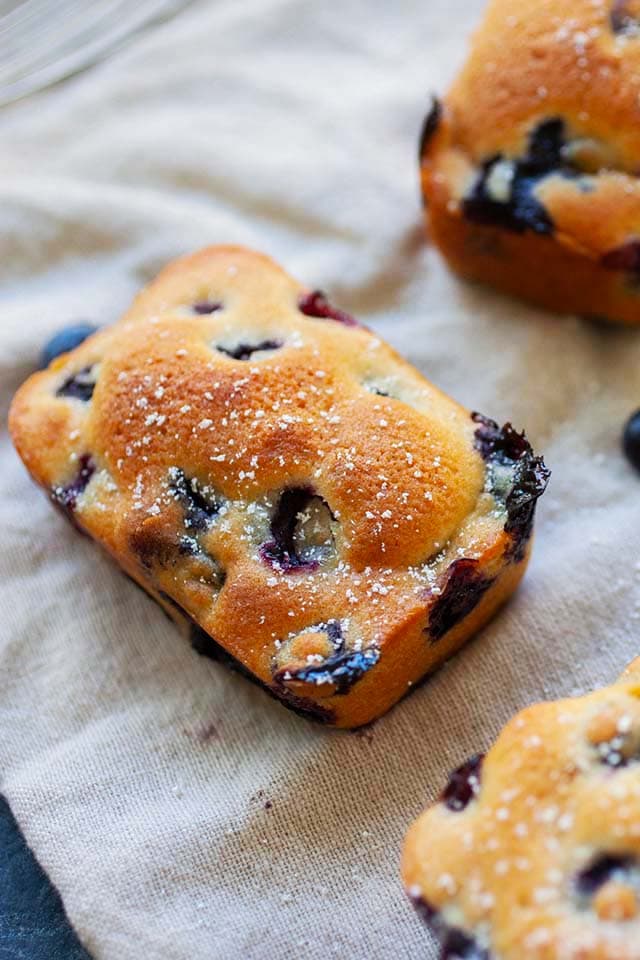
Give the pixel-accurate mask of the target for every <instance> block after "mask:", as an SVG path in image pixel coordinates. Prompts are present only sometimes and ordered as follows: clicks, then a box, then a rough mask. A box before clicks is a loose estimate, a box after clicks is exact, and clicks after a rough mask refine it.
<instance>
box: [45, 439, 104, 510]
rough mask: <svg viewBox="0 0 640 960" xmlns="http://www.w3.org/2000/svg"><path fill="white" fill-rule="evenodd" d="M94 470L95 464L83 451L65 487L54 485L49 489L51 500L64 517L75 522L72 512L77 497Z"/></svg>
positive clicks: (86, 485) (86, 484)
mask: <svg viewBox="0 0 640 960" xmlns="http://www.w3.org/2000/svg"><path fill="white" fill-rule="evenodd" d="M95 472H96V465H95V463H94V461H93V458H92V457H91V455H90V454H88V453H85V454H83V456H81V457H80V460H79V461H78V470H77V473H76V475H75V477H74V478H73V480H72V481H71V483H68V484H67V486H66V487H55V488H54V489H53V490H52V491H51V500H52V501H53V503H54V504H55V506H56V507H59V508H60V510H62V512H63V513H64V514H65V515H66V517H67V518H68V519H69V520H71V521H72V522H74V523H75V521H74V518H73V514H74V512H75V509H76V505H77V502H78V497H79V496H80V494H82V493H84V491H85V490H86V489H87V487H88V486H89V482H90V480H91V478H92V477H93V475H94V473H95Z"/></svg>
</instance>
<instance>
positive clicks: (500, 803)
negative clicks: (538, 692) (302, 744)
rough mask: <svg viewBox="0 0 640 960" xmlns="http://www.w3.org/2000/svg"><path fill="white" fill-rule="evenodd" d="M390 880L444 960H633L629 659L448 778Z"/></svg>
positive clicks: (532, 714) (636, 666)
mask: <svg viewBox="0 0 640 960" xmlns="http://www.w3.org/2000/svg"><path fill="white" fill-rule="evenodd" d="M402 874H403V878H404V882H405V885H406V888H407V891H408V892H409V894H410V896H411V897H412V899H413V900H414V902H415V904H416V906H417V907H418V909H419V910H420V912H421V914H422V916H423V917H424V919H425V920H426V921H427V923H428V924H429V925H430V927H431V928H432V929H433V931H434V932H435V933H436V934H437V936H438V937H439V939H440V941H441V944H442V957H443V958H444V960H454V958H455V960H458V958H465V960H466V958H468V960H640V659H638V660H635V661H634V663H632V664H631V666H630V667H629V668H628V670H627V671H626V673H624V674H623V676H622V677H621V678H620V679H619V680H618V681H617V683H614V684H613V685H612V686H610V687H605V688H604V689H603V690H598V691H597V692H595V693H590V694H588V695H587V696H583V697H579V698H575V699H572V700H561V701H559V702H557V703H542V704H538V705H537V706H533V707H530V708H529V709H527V710H524V711H523V712H522V713H520V714H518V716H516V717H515V718H514V719H513V720H512V721H511V722H510V723H509V724H508V725H507V726H506V727H505V729H504V730H503V732H502V733H501V734H500V737H499V738H498V740H497V742H496V744H495V745H494V746H493V747H492V748H491V750H489V752H488V754H487V755H486V757H485V758H484V759H483V757H482V756H481V755H477V756H475V757H472V758H471V759H470V760H469V761H468V762H467V763H465V764H464V765H463V766H461V767H459V768H458V769H457V770H455V771H454V772H453V773H452V775H451V777H450V779H449V783H448V784H447V786H446V788H445V790H444V793H443V794H442V796H441V798H440V802H439V803H437V804H436V805H435V806H433V807H432V808H431V809H430V810H428V811H427V812H426V813H424V814H423V815H422V816H421V817H420V818H419V819H418V820H417V821H416V822H415V823H414V824H413V826H412V827H411V830H410V831H409V834H408V836H407V839H406V843H405V848H404V855H403V863H402Z"/></svg>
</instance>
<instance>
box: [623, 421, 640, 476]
mask: <svg viewBox="0 0 640 960" xmlns="http://www.w3.org/2000/svg"><path fill="white" fill-rule="evenodd" d="M622 446H623V449H624V453H625V456H626V458H627V460H628V461H629V463H630V464H631V466H632V467H635V468H636V470H638V471H640V410H636V412H635V413H632V414H631V416H630V417H629V419H628V420H627V422H626V424H625V428H624V434H623V437H622Z"/></svg>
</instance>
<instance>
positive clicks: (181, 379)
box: [10, 247, 547, 727]
mask: <svg viewBox="0 0 640 960" xmlns="http://www.w3.org/2000/svg"><path fill="white" fill-rule="evenodd" d="M10 420H11V431H12V434H13V439H14V441H15V444H16V447H17V449H18V451H19V453H20V455H21V457H22V459H23V460H24V462H25V464H26V466H27V467H28V469H29V471H30V472H31V474H32V475H33V477H34V478H35V479H36V480H37V482H38V483H40V484H41V485H42V486H43V487H44V488H45V489H46V490H47V491H48V492H49V494H50V496H51V498H52V500H53V502H54V503H55V504H56V505H57V506H58V507H60V508H61V509H62V510H63V511H64V512H65V514H66V515H67V516H68V517H69V518H70V519H72V520H73V522H74V523H75V524H76V525H77V526H78V527H79V528H80V529H82V530H83V531H85V532H86V533H88V534H89V535H90V536H92V537H94V538H95V539H96V540H97V541H98V542H99V543H101V544H102V545H103V546H104V547H106V549H107V550H108V551H109V552H110V553H111V554H112V555H113V556H114V557H115V559H116V560H117V561H118V563H119V564H120V565H121V567H122V568H123V569H124V570H125V571H126V573H127V574H129V576H131V577H133V578H134V579H135V580H136V581H137V582H138V583H139V584H140V585H141V586H142V587H144V589H145V590H147V591H148V592H149V593H150V594H151V595H152V596H153V597H154V598H155V599H156V600H158V601H159V602H160V603H161V604H162V605H163V607H164V608H165V610H166V611H167V612H168V613H169V614H170V615H171V616H172V617H174V618H175V619H176V620H177V621H178V622H179V623H181V624H183V625H184V626H185V627H188V628H189V629H190V630H191V635H192V640H193V643H194V645H195V646H196V649H197V650H198V651H199V652H200V653H203V654H206V655H210V656H212V657H215V658H219V659H223V660H225V661H228V662H229V663H230V664H232V665H234V666H235V667H236V668H237V669H240V670H241V671H242V672H244V673H246V674H248V675H249V676H250V677H251V678H252V679H254V680H256V681H258V682H259V683H260V684H262V685H264V687H266V688H267V689H268V691H270V692H271V693H272V694H274V695H275V696H277V697H279V698H281V699H282V700H283V701H284V702H285V704H287V705H288V706H290V707H292V708H294V709H297V710H298V711H300V712H302V713H304V714H306V715H308V716H311V717H314V718H316V719H318V720H322V721H325V722H327V723H330V724H334V725H336V726H342V727H353V726H358V725H360V724H364V723H366V722H368V721H370V720H373V719H374V718H376V717H378V716H380V714H382V713H384V711H385V710H387V709H388V708H389V707H390V706H391V705H392V704H393V703H395V701H397V700H398V699H399V698H400V697H402V696H403V694H405V693H406V692H407V690H408V688H410V687H411V686H412V684H414V683H415V682H416V681H417V680H418V679H419V678H420V677H422V676H423V675H424V674H426V673H427V672H428V671H431V670H433V669H434V668H435V667H436V666H437V665H438V664H439V663H441V662H442V661H443V660H444V659H445V658H446V657H448V656H449V655H450V654H451V653H452V652H453V651H454V650H456V649H457V648H458V647H459V646H460V645H461V644H462V643H463V642H464V641H465V640H466V639H467V638H468V637H469V636H470V635H471V634H472V633H473V632H474V631H475V630H477V629H478V628H479V627H480V626H481V624H483V623H484V622H485V621H486V620H487V619H488V618H489V617H490V616H491V615H492V614H493V612H494V611H495V610H496V608H497V607H498V606H499V605H500V604H501V603H502V602H503V601H504V600H505V599H506V598H507V597H508V595H509V594H510V593H511V592H512V590H513V589H514V588H515V586H516V584H517V583H518V580H519V579H520V577H521V576H522V573H523V571H524V567H525V564H526V560H527V555H528V549H529V538H530V534H531V528H532V523H533V516H534V509H535V504H536V499H537V498H538V497H539V496H540V494H541V493H542V491H543V490H544V487H545V484H546V480H547V471H546V469H545V467H544V464H543V463H542V461H541V460H540V459H538V458H536V457H534V456H533V454H532V452H531V448H530V446H529V444H528V442H527V440H526V439H525V438H524V435H520V434H518V433H516V432H515V431H514V430H513V429H512V428H511V427H510V426H508V425H507V426H506V427H504V428H502V429H500V428H498V426H497V425H496V424H495V423H493V422H492V421H490V420H487V419H485V418H482V417H480V416H478V415H473V416H472V415H470V414H469V413H468V411H466V410H464V409H463V408H462V407H460V406H458V405H457V404H456V403H454V402H453V401H452V400H450V399H448V398H447V397H446V396H444V395H443V394H442V393H440V392H439V391H438V390H436V389H435V388H434V387H432V386H431V384H429V383H428V382H426V381H425V380H424V379H423V378H422V377H421V376H420V375H419V374H418V373H417V372H416V371H415V370H414V369H413V368H412V367H411V366H410V365H409V364H408V363H405V362H404V361H403V360H402V359H401V358H400V357H399V356H398V355H397V354H396V353H394V352H393V350H391V349H390V348H389V347H388V346H387V345H386V344H384V343H383V342H382V341H380V340H379V339H378V338H377V337H376V336H374V335H373V334H372V333H371V332H369V331H368V330H366V329H365V328H364V327H362V326H360V325H359V324H358V323H356V321H355V320H354V319H353V318H352V317H350V316H349V315H347V314H345V313H343V312H342V311H340V310H337V309H335V308H333V307H332V306H331V305H330V304H329V302H328V301H327V300H326V298H325V297H324V296H323V295H322V294H321V293H319V292H310V291H308V290H305V289H304V288H302V287H301V286H300V285H299V284H297V283H296V282H295V281H294V280H292V279H291V278H290V277H288V276H287V275H286V274H285V273H284V272H283V271H282V270H281V269H280V268H279V267H277V266H276V265H275V264H274V263H273V262H272V261H270V260H269V259H267V258H266V257H264V256H261V255H259V254H256V253H252V252H250V251H247V250H243V249H241V248H236V247H213V248H211V249H207V250H203V251H202V252H200V253H197V254H195V255H193V256H190V257H186V258H184V259H182V260H178V261H177V262H175V263H174V264H172V265H170V266H169V267H167V268H166V269H165V270H164V271H163V272H162V273H161V275H160V276H159V277H158V279H157V280H156V281H155V282H154V283H152V284H151V286H149V287H148V288H147V289H146V290H144V291H143V292H142V293H141V294H140V295H139V296H138V298H137V299H136V300H135V301H134V304H133V306H132V308H131V310H130V311H129V312H128V313H127V314H126V315H125V316H124V317H123V319H122V320H120V321H119V323H117V324H115V325H114V326H113V327H111V328H109V329H106V330H104V331H103V332H100V333H97V334H96V335H94V336H92V337H90V338H89V339H88V340H86V341H85V342H84V343H82V344H81V345H80V346H79V347H78V348H77V349H75V350H73V351H72V352H70V353H67V354H65V355H63V356H62V357H60V358H59V359H57V360H56V361H54V362H53V363H52V364H51V366H50V367H49V368H48V369H47V370H45V371H44V372H42V373H38V374H36V375H34V376H33V377H31V379H30V380H28V381H27V383H26V384H25V385H24V386H23V387H22V388H21V390H20V391H19V392H18V394H17V396H16V398H15V401H14V403H13V407H12V410H11V418H10Z"/></svg>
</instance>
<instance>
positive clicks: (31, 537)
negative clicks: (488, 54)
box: [0, 0, 640, 960]
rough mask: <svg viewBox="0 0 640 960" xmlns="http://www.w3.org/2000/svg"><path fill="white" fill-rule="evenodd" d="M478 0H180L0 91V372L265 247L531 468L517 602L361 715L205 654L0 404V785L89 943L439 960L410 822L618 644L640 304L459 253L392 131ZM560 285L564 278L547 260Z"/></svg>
mask: <svg viewBox="0 0 640 960" xmlns="http://www.w3.org/2000/svg"><path fill="white" fill-rule="evenodd" d="M480 8H481V0H427V2H425V0H394V2H390V0H341V2H340V3H335V2H331V3H330V2H322V0H253V2H249V0H244V2H242V3H237V2H235V0H218V2H204V0H202V2H195V3H193V4H192V5H191V6H189V7H188V8H187V9H186V10H185V11H184V12H183V13H182V14H180V15H178V16H177V17H176V18H175V19H174V20H172V21H171V22H169V23H166V24H164V25H162V26H160V27H157V28H154V29H153V30H152V31H149V32H147V33H146V34H144V36H142V37H138V38H137V39H136V40H135V41H133V42H132V43H131V44H129V45H128V46H127V47H126V48H124V49H122V50H120V51H119V52H117V53H116V54H115V55H112V56H111V57H110V58H109V60H108V61H107V62H105V63H103V64H102V65H100V66H98V67H96V68H94V69H92V70H90V71H89V72H87V73H85V74H83V75H81V76H79V77H77V78H75V79H73V80H71V81H68V82H66V83H64V84H61V85H59V86H58V87H56V88H54V89H52V90H50V91H49V92H47V93H45V94H42V95H39V96H36V97H32V98H30V99H28V100H26V101H23V102H20V103H17V104H15V105H14V106H12V107H10V108H7V109H5V110H3V111H2V113H1V114H0V125H1V126H0V130H1V141H2V144H1V147H2V148H1V150H0V235H1V239H0V249H1V256H0V271H1V272H2V313H1V318H0V364H1V367H0V375H1V381H0V391H1V398H2V413H3V421H6V411H7V408H8V404H9V400H10V397H11V394H12V392H13V391H14V389H15V388H16V387H17V386H18V384H19V383H20V382H21V380H22V379H23V378H25V377H26V376H27V375H28V374H29V372H30V371H31V370H32V369H33V367H34V364H35V363H36V361H37V357H38V353H39V349H40V347H41V345H42V343H43V342H44V341H45V340H46V339H47V337H48V336H49V335H51V334H52V333H53V332H54V331H56V330H57V329H58V328H60V327H61V326H63V325H65V324H66V323H67V322H68V321H69V320H71V319H76V318H80V317H83V318H89V319H93V320H95V321H97V322H103V323H104V322H109V321H111V320H113V319H115V318H116V317H117V316H118V315H119V313H120V312H121V311H122V310H123V309H124V308H125V307H126V306H127V303H128V301H129V300H130V298H131V296H132V295H133V293H134V291H135V290H136V289H137V288H138V287H139V286H140V285H141V284H142V283H144V282H145V281H147V280H148V279H150V278H151V277H152V276H153V275H154V274H155V273H156V271H157V270H158V269H159V268H160V267H161V266H162V265H163V264H164V263H165V262H166V261H167V260H169V259H171V258H172V257H175V256H176V255H178V254H181V253H183V252H185V251H189V250H193V249H195V248H197V247H200V246H202V245H205V244H209V243H216V242H234V243H243V244H248V245H250V246H254V247H256V248H258V249H261V250H264V251H267V252H268V253H270V254H271V255H272V256H274V257H275V258H276V259H277V260H278V261H280V262H281V263H282V264H283V265H284V266H285V267H286V268H287V269H288V270H289V271H291V272H292V273H293V274H294V275H295V276H296V277H298V278H299V279H300V280H302V281H303V282H305V283H308V284H310V285H314V286H320V287H322V288H324V289H325V290H326V291H327V292H328V293H329V294H330V295H331V297H332V299H333V300H334V301H335V302H337V303H338V304H340V305H341V306H343V307H344V308H345V309H347V310H351V311H353V312H355V313H356V314H357V315H358V316H359V317H361V318H362V320H364V321H365V322H366V323H367V324H369V325H371V326H372V327H373V328H374V329H375V330H376V331H378V332H379V333H380V334H382V335H383V336H385V337H387V338H388V339H389V340H391V342H392V343H393V344H394V345H395V346H396V347H397V348H398V349H399V350H400V351H402V352H403V353H404V354H406V355H407V356H408V357H409V358H410V359H411V360H412V361H413V362H414V363H416V364H417V366H418V367H419V368H420V369H421V370H422V371H423V372H424V373H425V374H426V375H427V376H428V377H429V378H431V379H432V380H433V381H435V383H437V384H438V385H439V386H440V387H442V388H443V389H445V390H446V391H448V392H449V393H451V394H452V395H453V396H454V397H456V398H457V399H458V400H460V401H461V402H463V403H464V404H466V405H467V406H469V407H472V408H474V409H478V410H481V411H482V412H484V413H486V414H488V415H490V416H493V417H495V418H497V419H500V420H506V419H512V420H513V422H514V423H515V424H516V425H518V426H523V425H526V427H527V430H528V432H529V435H530V436H531V438H532V440H533V442H534V443H535V446H536V449H540V450H542V451H544V453H545V454H546V456H547V460H548V463H549V465H550V467H551V468H552V469H553V477H552V481H551V484H550V487H549V490H548V493H547V494H546V496H545V498H544V499H543V500H542V502H541V507H540V510H539V514H538V527H537V542H536V544H535V550H534V556H533V560H532V563H531V566H530V569H529V573H528V576H527V578H526V580H525V582H524V585H523V587H522V589H521V590H520V591H519V593H518V594H517V597H516V598H515V599H514V600H513V602H512V603H511V604H510V605H509V606H508V607H507V609H505V610H504V611H503V612H502V613H501V614H500V615H499V616H498V617H497V619H496V620H495V621H494V622H493V623H492V624H491V625H490V626H489V627H488V628H487V629H485V630H484V631H483V632H482V634H481V635H480V636H479V637H478V638H477V639H476V640H475V641H474V642H472V643H471V644H470V645H469V646H468V647H467V648H466V649H465V650H463V651H462V653H461V654H460V655H459V656H457V657H456V658H455V659H454V660H453V661H451V662H450V663H449V665H448V666H446V667H445V668H444V669H443V670H441V671H440V672H439V673H438V674H437V675H436V676H435V677H434V678H433V679H432V680H431V681H430V682H429V683H427V684H426V685H425V686H423V687H422V688H421V689H420V690H418V691H417V692H415V693H414V694H413V695H412V696H411V697H410V698H408V699H407V700H406V701H405V702H403V703H402V704H400V705H399V706H398V707H396V708H395V709H394V710H393V711H392V712H391V713H390V714H388V715H387V716H386V717H384V718H383V719H382V720H380V721H379V722H378V723H377V724H376V725H375V726H374V727H373V728H372V729H371V730H368V731H366V732H364V733H361V734H360V735H358V734H353V733H340V732H332V731H330V730H325V729H322V728H319V727H316V726H313V725H311V724H310V723H308V722H306V721H304V720H302V719H300V718H298V717H297V716H295V715H293V714H291V713H289V712H288V711H286V710H284V709H283V708H282V707H281V706H279V705H278V704H277V703H275V702H273V701H271V700H270V699H268V698H267V696H266V695H264V694H263V693H262V692H261V691H260V690H258V689H256V688H254V687H253V686H252V685H250V684H249V683H247V682H246V681H245V680H243V679H241V678H239V677H236V676H233V675H231V674H230V673H228V672H227V670H226V669H225V668H223V667H222V666H219V665H217V664H214V663H211V662H209V661H207V660H203V659H201V658H199V657H198V656H197V655H196V654H195V653H193V652H192V651H191V650H190V648H189V646H188V645H187V644H186V643H185V642H184V640H183V639H182V638H181V637H180V636H179V634H178V633H177V631H176V630H175V629H174V627H172V626H171V624H170V623H168V622H167V620H166V619H165V618H164V617H163V615H162V613H161V612H160V611H159V610H158V609H157V608H156V607H155V606H154V605H153V603H152V602H151V601H150V600H147V599H146V598H145V597H144V596H143V595H142V594H141V593H140V592H139V591H138V590H136V589H135V588H134V587H133V586H132V585H131V584H130V583H129V582H128V581H127V580H125V578H124V577H123V576H122V575H121V574H120V573H119V572H118V570H117V569H116V567H115V566H114V565H113V564H112V563H111V562H110V561H109V560H108V559H106V557H105V556H103V555H102V553H101V552H100V551H99V550H98V549H97V548H96V547H95V546H94V545H92V544H91V543H90V542H89V541H88V540H85V539H83V538H81V537H79V536H77V535H76V534H75V533H74V532H73V530H71V529H70V528H69V527H68V526H67V525H66V524H65V522H64V521H63V519H61V518H60V517H59V516H58V515H57V514H56V513H54V511H53V510H52V509H51V507H50V506H49V504H48V503H47V501H46V498H45V497H44V496H43V495H42V493H41V492H39V491H38V490H37V489H36V488H35V487H34V486H33V485H32V484H31V483H30V481H29V480H28V478H27V475H26V473H25V471H24V469H23V468H22V466H21V465H20V464H19V462H18V460H17V457H16V455H15V454H14V453H13V451H12V449H11V446H10V443H9V440H8V438H7V435H6V429H5V428H4V427H3V436H2V464H1V469H0V485H1V488H2V490H1V494H2V495H1V498H0V511H1V512H0V518H1V525H2V526H1V529H2V551H1V552H0V565H1V569H0V576H1V580H0V602H1V611H0V612H1V616H0V771H1V777H2V779H1V783H0V789H1V790H2V791H3V792H4V793H5V794H6V795H7V797H8V799H9V801H10V803H11V806H12V808H13V810H14V812H15V815H16V817H17V819H18V821H19V823H20V825H21V827H22V829H23V830H24V832H25V834H26V837H27V839H28V841H29V843H30V845H31V846H32V847H33V849H34V851H35V853H36V855H37V857H38V858H39V860H40V862H41V863H42V864H43V866H44V867H45V869H46V870H47V871H48V873H49V874H50V876H51V878H52V880H53V882H54V883H55V884H56V886H57V887H58V889H59V890H60V892H61V894H62V897H63V900H64V903H65V905H66V909H67V911H68V914H69V917H70V919H71V921H72V923H73V924H74V926H75V928H76V930H77V931H78V933H79V935H80V937H81V939H82V941H83V942H84V944H85V945H86V946H87V948H88V949H89V950H90V951H91V953H92V954H93V955H94V956H95V958H96V960H130V958H145V960H160V958H162V960H174V958H175V960H236V958H241V960H254V958H257V960H262V958H264V960H298V958H309V960H320V958H322V960H326V958H331V957H337V958H348V960H351V958H354V960H360V958H363V960H364V958H367V960H368V958H385V960H386V958H407V960H409V958H411V960H414V958H415V957H418V956H422V957H425V958H427V960H432V958H434V957H435V956H436V955H437V952H436V947H435V945H434V944H433V942H432V941H431V939H430V937H429V935H428V934H427V933H426V932H425V931H424V929H423V927H422V925H421V924H420V922H419V921H418V920H417V919H416V918H415V917H414V914H413V911H412V910H411V908H410V906H409V904H408V903H407V901H406V899H405V897H404V894H403V891H402V889H401V885H400V880H399V876H398V860H399V852H400V848H401V843H402V838H403V835H404V832H405V829H406V827H407V825H408V823H409V821H410V820H411V819H412V818H413V817H414V816H415V815H416V814H417V813H418V811H419V810H420V809H421V808H422V807H423V806H424V805H425V804H426V803H427V802H429V801H430V800H432V799H433V798H434V796H436V794H437V793H438V792H439V790H440V789H441V787H442V785H443V783H444V781H445V777H446V774H447V772H448V770H449V769H450V768H451V767H452V766H455V765H457V764H458V763H460V762H461V761H462V760H464V759H465V758H466V757H467V756H468V755H469V754H471V753H473V752H475V751H478V750H482V749H484V748H486V747H487V745H488V744H489V743H490V742H491V740H492V738H493V737H494V736H495V735H496V733H497V732H498V730H499V729H500V727H501V726H502V724H503V723H504V722H505V721H506V720H507V718H508V717H509V716H510V715H511V714H512V713H513V712H514V711H515V710H517V709H519V708H520V707H522V706H524V705H525V704H527V703H530V702H531V701H534V700H536V699H539V698H543V697H552V696H556V695H567V694H575V693H579V692H581V691H583V690H585V689H588V688H590V687H592V686H593V685H596V684H600V683H602V682H606V681H610V680H612V679H613V678H614V677H615V676H616V674H617V673H618V672H619V671H620V670H621V669H622V668H623V667H624V666H625V664H626V663H627V662H628V661H629V660H630V659H631V658H632V657H633V656H634V655H636V654H638V653H639V652H640V639H639V638H640V633H639V629H638V628H639V626H640V619H639V617H640V567H639V565H638V560H639V559H640V548H639V541H640V477H639V476H637V475H636V474H634V472H633V471H632V470H631V468H630V467H629V466H628V465H627V464H626V462H625V460H624V459H623V457H622V455H621V453H620V443H619V434H620V430H621V427H622V424H623V421H624V419H625V417H626V416H627V415H628V414H629V413H630V412H631V411H632V410H633V409H635V408H636V407H638V406H640V380H639V377H638V368H639V365H640V331H639V332H638V333H635V332H633V331H625V330H618V329H609V328H604V327H597V326H594V325H587V324H585V323H582V322H579V321H577V320H574V319H560V318H557V317H554V316H550V315H544V314H542V313H540V312H538V311H536V310H533V309H531V308H528V307H526V306H524V305H522V304H519V303H517V302H515V301H509V300H507V299H504V298H502V297H500V296H498V295H497V294H493V293H491V292H488V291H485V290H481V289H473V288H470V287H468V286H465V285H462V284H460V283H458V282H457V281H455V280H454V279H453V278H452V277H451V276H449V275H448V274H447V272H446V270H445V269H444V267H443V264H442V262H441V261H440V259H439V257H438V255H437V253H436V251H435V250H433V249H432V248H430V247H429V246H428V244H427V243H426V242H425V240H424V239H423V232H422V229H421V226H420V218H421V214H420V202H419V195H418V186H417V169H416V152H417V151H416V145H417V138H418V132H419V127H420V123H421V120H422V116H423V114H424V112H425V109H426V107H427V95H428V92H429V91H430V90H443V89H444V88H445V87H446V84H447V82H448V80H449V79H450V77H451V75H452V73H453V71H454V69H455V68H456V66H457V64H458V63H459V62H460V61H461V59H462V57H463V55H464V51H465V44H466V37H467V35H468V33H469V30H470V29H471V27H472V26H473V24H474V22H475V21H476V19H477V17H478V15H479V12H480ZM567 283H571V277H570V276H568V277H567Z"/></svg>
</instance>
